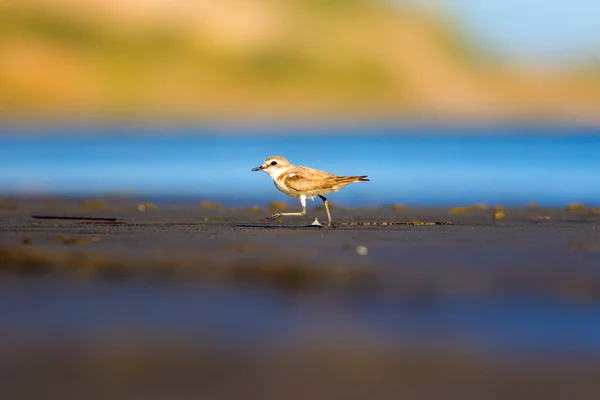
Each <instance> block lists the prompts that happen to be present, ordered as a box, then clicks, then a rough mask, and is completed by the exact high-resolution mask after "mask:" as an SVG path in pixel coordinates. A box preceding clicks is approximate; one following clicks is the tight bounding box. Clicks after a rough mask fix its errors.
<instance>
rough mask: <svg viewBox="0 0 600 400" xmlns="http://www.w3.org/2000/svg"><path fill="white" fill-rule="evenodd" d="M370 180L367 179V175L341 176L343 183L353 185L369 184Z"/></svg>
mask: <svg viewBox="0 0 600 400" xmlns="http://www.w3.org/2000/svg"><path fill="white" fill-rule="evenodd" d="M369 180H370V179H368V178H367V175H361V176H340V181H342V182H343V183H352V182H369Z"/></svg>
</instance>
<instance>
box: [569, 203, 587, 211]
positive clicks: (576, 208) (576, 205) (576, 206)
mask: <svg viewBox="0 0 600 400" xmlns="http://www.w3.org/2000/svg"><path fill="white" fill-rule="evenodd" d="M567 211H568V212H578V211H585V206H584V205H583V204H579V203H571V204H569V205H568V206H567Z"/></svg>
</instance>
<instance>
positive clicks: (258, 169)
mask: <svg viewBox="0 0 600 400" xmlns="http://www.w3.org/2000/svg"><path fill="white" fill-rule="evenodd" d="M262 169H265V167H263V166H262V165H261V166H260V167H256V168H252V171H260V170H262Z"/></svg>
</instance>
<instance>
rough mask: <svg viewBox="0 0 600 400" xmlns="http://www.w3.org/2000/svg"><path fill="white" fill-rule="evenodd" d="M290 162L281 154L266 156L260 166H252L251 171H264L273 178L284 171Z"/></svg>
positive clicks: (289, 165)
mask: <svg viewBox="0 0 600 400" xmlns="http://www.w3.org/2000/svg"><path fill="white" fill-rule="evenodd" d="M291 166H292V164H290V162H289V161H288V160H286V159H285V158H283V157H281V156H272V157H267V158H266V159H265V162H263V164H262V165H261V166H260V167H256V168H252V171H264V172H266V173H267V174H269V175H270V176H271V178H273V179H275V178H277V177H278V176H279V175H281V174H282V173H284V172H285V171H287V170H288V169H289V168H290V167H291Z"/></svg>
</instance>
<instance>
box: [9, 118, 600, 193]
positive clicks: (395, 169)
mask: <svg viewBox="0 0 600 400" xmlns="http://www.w3.org/2000/svg"><path fill="white" fill-rule="evenodd" d="M271 155H282V156H285V157H287V158H288V159H289V160H290V161H291V162H292V163H295V164H299V165H307V166H311V167H314V168H319V169H323V170H326V171H329V172H333V173H337V174H343V175H369V177H370V178H371V182H369V183H365V184H355V185H351V186H349V187H347V188H345V189H344V190H342V191H340V192H339V193H336V194H332V195H331V199H332V200H333V201H334V202H337V203H338V204H347V205H380V204H386V203H406V204H419V205H452V204H462V203H465V202H487V203H498V204H505V205H520V204H525V203H529V202H536V203H539V204H542V205H564V204H566V203H568V202H574V201H577V202H584V203H588V204H600V128H599V129H592V128H587V129H581V128H579V129H575V128H556V127H554V128H541V127H535V128H526V127H496V128H486V129H483V128H470V129H458V128H422V127H421V128H419V127H414V128H394V127H377V128H369V127H359V128H356V127H353V128H335V129H334V128H323V129H316V128H306V129H302V128H293V129H287V130H276V129H273V128H271V129H267V128H265V129H260V128H257V127H251V128H247V129H243V128H236V129H214V128H211V129H208V128H190V127H187V128H176V129H174V128H169V127H162V128H161V127H147V128H144V127H136V128H125V127H124V128H119V127H115V126H112V127H101V126H96V127H91V128H85V129H83V128H68V129H67V128H64V129H63V128H57V127H53V128H47V129H43V128H37V129H35V130H33V132H32V130H31V129H29V130H26V129H23V128H21V129H18V128H6V127H5V128H4V129H0V194H40V193H52V194H65V195H83V196H89V195H104V194H124V195H132V196H146V197H152V196H154V197H160V196H167V197H171V198H193V199H205V198H206V199H216V200H219V201H223V202H225V203H228V204H231V205H237V204H239V205H246V204H248V205H250V204H257V203H261V202H265V201H271V200H285V196H284V195H283V194H281V193H279V192H278V191H276V190H275V189H274V187H273V185H272V183H271V181H270V179H269V177H268V176H266V175H265V174H264V173H260V172H251V171H250V169H251V168H252V167H255V166H257V165H260V164H261V163H262V161H263V159H264V158H266V157H267V156H271Z"/></svg>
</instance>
